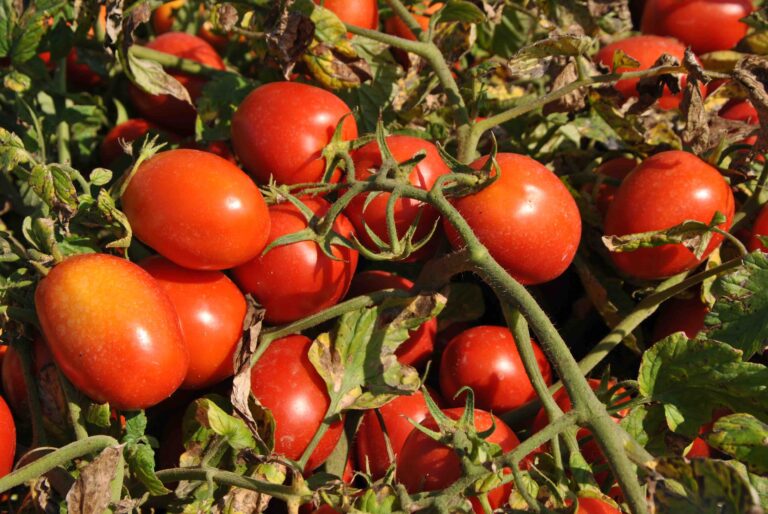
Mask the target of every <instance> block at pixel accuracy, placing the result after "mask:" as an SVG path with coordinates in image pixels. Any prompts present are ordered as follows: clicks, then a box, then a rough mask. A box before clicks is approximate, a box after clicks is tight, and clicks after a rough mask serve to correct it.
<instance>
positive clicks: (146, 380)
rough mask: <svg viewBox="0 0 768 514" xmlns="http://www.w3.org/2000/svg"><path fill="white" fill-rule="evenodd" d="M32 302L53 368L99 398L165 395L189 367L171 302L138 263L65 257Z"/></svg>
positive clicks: (132, 404)
mask: <svg viewBox="0 0 768 514" xmlns="http://www.w3.org/2000/svg"><path fill="white" fill-rule="evenodd" d="M35 308H36V310H37V316H38V318H39V319H40V326H41V328H42V330H43V334H44V336H45V339H46V341H47V342H48V345H49V348H50V350H51V353H52V354H53V358H54V359H55V360H56V364H57V365H58V366H59V369H60V370H61V371H62V373H64V375H65V376H66V377H67V378H68V379H69V380H70V381H71V382H72V383H73V384H74V385H75V387H77V388H78V389H80V390H81V391H82V392H83V393H85V394H86V395H87V396H89V397H90V398H91V399H93V400H95V401H97V402H100V403H102V402H109V403H110V406H112V407H114V408H116V409H121V410H138V409H143V408H146V407H149V406H151V405H154V404H156V403H158V402H160V401H161V400H163V399H164V398H167V397H169V396H170V395H171V393H173V392H174V391H175V390H176V389H177V388H178V387H179V385H181V382H182V381H183V380H184V377H185V376H186V374H187V367H188V366H189V353H188V352H187V348H186V346H185V345H184V339H183V336H182V333H181V329H180V327H179V318H178V316H177V315H176V311H175V310H174V308H173V304H172V303H171V301H170V299H169V298H168V296H167V295H166V294H165V293H164V292H163V291H162V289H161V288H160V286H159V285H158V283H157V282H156V281H155V279H153V278H152V277H151V276H150V275H149V274H148V273H147V272H146V271H144V270H143V269H141V268H140V267H139V266H137V265H136V264H133V263H131V262H128V261H126V260H124V259H120V258H118V257H113V256H111V255H105V254H87V255H78V256H75V257H70V258H68V259H67V260H65V261H64V262H62V263H60V264H58V265H56V266H55V267H54V268H53V269H52V270H51V272H50V273H49V274H48V276H47V277H45V278H44V279H43V280H42V281H40V283H39V284H38V286H37V290H36V291H35Z"/></svg>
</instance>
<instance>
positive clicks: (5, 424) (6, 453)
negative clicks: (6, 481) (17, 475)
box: [0, 396, 16, 477]
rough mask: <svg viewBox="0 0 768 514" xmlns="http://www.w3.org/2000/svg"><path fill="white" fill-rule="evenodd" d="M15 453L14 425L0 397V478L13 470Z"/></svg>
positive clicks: (5, 404)
mask: <svg viewBox="0 0 768 514" xmlns="http://www.w3.org/2000/svg"><path fill="white" fill-rule="evenodd" d="M15 453H16V425H15V423H14V422H13V416H12V415H11V410H10V409H9V408H8V404H7V403H5V400H3V397H2V396H0V477H3V476H4V475H7V474H8V473H9V472H10V471H11V469H12V468H13V457H14V455H15Z"/></svg>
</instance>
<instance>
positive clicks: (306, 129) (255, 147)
mask: <svg viewBox="0 0 768 514" xmlns="http://www.w3.org/2000/svg"><path fill="white" fill-rule="evenodd" d="M351 112H352V111H350V110H349V107H347V104H345V103H344V102H343V101H342V100H341V99H340V98H339V97H337V96H336V95H334V94H333V93H329V92H328V91H326V90H324V89H320V88H319V87H314V86H308V85H306V84H300V83H297V82H272V83H270V84H265V85H263V86H261V87H258V88H256V89H255V90H254V91H252V92H251V93H250V94H249V95H248V96H247V97H246V98H245V100H243V103H241V104H240V107H238V108H237V111H236V112H235V115H234V116H233V117H232V145H233V147H234V149H235V154H237V156H238V157H239V158H240V161H241V162H242V163H243V165H244V166H245V169H247V170H248V171H249V172H251V174H252V175H253V176H254V177H255V178H256V180H257V181H259V182H260V183H262V184H266V183H268V182H269V179H270V177H272V178H274V180H275V181H276V182H277V183H278V184H300V183H305V182H320V180H321V179H322V178H323V173H324V172H325V159H324V158H323V157H322V155H321V153H322V150H323V148H325V146H326V145H327V144H328V143H329V142H330V141H331V138H332V137H333V133H334V131H335V130H336V125H338V124H339V122H340V121H341V119H342V118H344V116H346V115H348V116H347V117H346V118H344V123H343V125H342V139H344V140H345V141H349V140H352V139H355V138H356V137H357V123H355V118H353V117H352V115H351V114H350V113H351ZM339 176H340V173H339V170H335V171H334V173H333V176H332V179H331V181H332V182H337V181H338V179H339Z"/></svg>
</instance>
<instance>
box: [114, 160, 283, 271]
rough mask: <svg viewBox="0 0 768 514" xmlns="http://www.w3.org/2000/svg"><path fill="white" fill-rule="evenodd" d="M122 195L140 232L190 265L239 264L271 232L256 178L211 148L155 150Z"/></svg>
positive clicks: (156, 246)
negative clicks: (202, 149) (252, 178)
mask: <svg viewBox="0 0 768 514" xmlns="http://www.w3.org/2000/svg"><path fill="white" fill-rule="evenodd" d="M122 201H123V210H124V212H125V215H126V216H127V217H128V221H130V223H131V227H133V232H134V234H136V237H138V238H139V239H141V240H142V241H143V242H145V243H146V244H148V245H149V246H151V247H152V248H154V249H155V250H157V251H158V253H160V254H161V255H162V256H163V257H166V258H168V259H170V260H172V261H173V262H175V263H176V264H178V265H180V266H184V267H185V268H192V269H226V268H231V267H233V266H237V265H239V264H242V263H244V262H247V261H248V260H250V259H253V258H254V257H256V256H257V255H259V253H260V252H261V251H262V250H263V249H264V246H265V245H266V242H267V236H268V235H269V223H270V222H269V212H268V211H267V204H266V203H265V202H264V197H262V196H261V193H260V192H259V189H258V188H257V187H256V184H254V183H253V181H252V180H251V179H250V178H249V177H248V175H246V174H245V173H243V171H242V170H241V169H240V168H238V167H237V166H235V165H234V164H232V163H231V162H229V161H227V160H226V159H222V158H221V157H219V156H218V155H214V154H212V153H208V152H201V151H199V150H186V149H179V150H169V151H167V152H160V153H158V154H156V155H154V156H153V157H151V158H150V159H147V160H146V161H144V162H143V163H142V164H141V166H139V169H138V170H137V171H136V172H135V174H134V175H133V177H132V178H131V180H130V182H129V183H128V187H127V188H126V189H125V192H124V193H123V198H122Z"/></svg>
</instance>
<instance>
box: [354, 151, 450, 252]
mask: <svg viewBox="0 0 768 514" xmlns="http://www.w3.org/2000/svg"><path fill="white" fill-rule="evenodd" d="M386 143H387V147H388V148H389V150H390V152H392V156H393V157H394V158H395V160H397V162H398V163H402V162H405V161H407V160H408V159H411V158H412V157H413V156H414V155H416V154H417V153H419V152H426V157H424V159H422V160H421V161H420V162H419V163H418V164H417V165H416V166H414V167H413V169H412V170H411V171H410V173H409V175H408V181H409V182H410V183H411V185H414V186H416V187H418V188H421V189H424V190H429V189H431V188H432V186H433V185H434V184H435V180H437V177H439V176H440V175H445V174H448V173H450V171H451V170H450V169H449V168H448V166H446V164H445V162H443V159H442V158H441V157H440V154H439V153H438V151H437V147H436V146H435V145H433V144H432V143H430V142H429V141H427V140H425V139H421V138H418V137H412V136H389V137H387V138H386ZM352 159H353V160H354V162H355V174H356V176H357V178H358V180H365V179H367V178H369V177H370V176H371V175H372V174H374V173H375V172H377V171H378V169H379V168H380V167H381V161H382V158H381V152H379V147H378V145H377V144H376V141H372V142H370V143H368V144H367V145H365V146H363V147H362V148H360V149H359V150H357V151H355V153H354V155H353V156H352ZM367 198H368V195H358V196H356V197H355V198H354V199H353V200H352V201H351V202H350V203H349V205H348V206H347V208H346V209H345V210H344V212H345V213H346V214H347V216H349V220H350V221H351V222H352V224H353V225H354V226H355V233H356V234H357V236H358V238H360V240H361V241H362V243H363V244H364V245H365V246H366V247H368V248H369V249H371V250H374V251H375V250H376V245H375V243H374V241H373V239H372V238H371V236H369V235H368V231H366V230H365V226H367V227H368V228H369V229H371V230H372V231H373V233H374V234H376V236H378V237H379V239H381V240H382V241H384V242H385V243H389V244H391V241H390V238H389V233H388V231H387V203H388V201H389V198H390V194H389V193H380V194H378V195H376V196H375V198H373V199H372V200H371V201H370V202H369V203H368V205H366V200H367ZM394 214H395V215H394V218H395V227H396V229H397V237H398V238H402V237H403V236H404V235H405V234H406V232H407V231H408V228H409V227H410V226H411V225H412V224H413V223H414V222H415V220H416V217H417V216H420V217H419V223H418V228H417V229H416V233H415V237H414V241H421V240H422V239H423V238H424V237H425V236H427V234H429V232H430V230H432V227H433V226H434V224H435V222H436V221H437V218H438V214H437V211H436V210H435V209H434V207H432V206H430V205H425V204H423V203H422V202H419V201H416V200H412V199H410V198H401V199H398V200H397V201H396V203H395V212H394Z"/></svg>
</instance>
